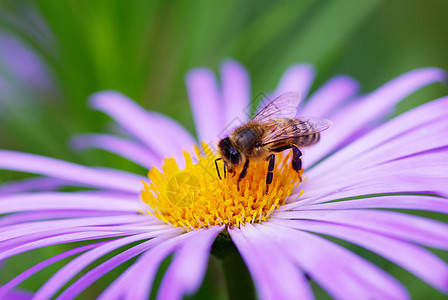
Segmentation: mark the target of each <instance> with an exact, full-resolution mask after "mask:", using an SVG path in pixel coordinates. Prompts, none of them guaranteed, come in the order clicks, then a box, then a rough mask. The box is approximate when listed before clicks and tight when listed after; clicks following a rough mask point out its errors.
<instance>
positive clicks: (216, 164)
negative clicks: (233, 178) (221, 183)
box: [215, 157, 226, 180]
mask: <svg viewBox="0 0 448 300" xmlns="http://www.w3.org/2000/svg"><path fill="white" fill-rule="evenodd" d="M221 159H222V157H220V158H217V159H215V167H216V172H217V173H218V177H219V180H221V179H222V178H221V174H219V168H218V160H221ZM225 172H226V169H225V167H224V173H225Z"/></svg>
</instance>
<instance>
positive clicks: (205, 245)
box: [157, 226, 223, 299]
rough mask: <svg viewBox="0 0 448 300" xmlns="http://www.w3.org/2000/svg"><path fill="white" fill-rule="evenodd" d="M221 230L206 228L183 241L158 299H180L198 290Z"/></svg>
mask: <svg viewBox="0 0 448 300" xmlns="http://www.w3.org/2000/svg"><path fill="white" fill-rule="evenodd" d="M222 229H223V227H218V226H215V227H212V228H208V229H206V230H204V231H202V232H201V233H199V234H197V235H195V236H193V237H192V238H190V239H188V240H185V243H183V245H182V248H181V249H180V250H179V251H178V252H177V253H176V255H175V256H174V260H173V262H172V263H171V264H170V267H169V268H168V270H167V271H166V273H165V275H164V277H163V279H162V283H161V284H160V287H159V291H158V295H157V297H158V298H160V299H182V298H183V297H184V296H185V295H192V294H194V293H195V292H196V291H197V290H198V289H199V287H200V285H201V282H202V279H203V278H204V274H205V271H206V269H207V263H208V259H209V254H210V249H211V246H212V244H213V241H214V240H215V238H216V236H217V235H218V234H219V233H220V232H221V231H222Z"/></svg>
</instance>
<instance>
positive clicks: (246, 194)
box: [142, 143, 303, 231]
mask: <svg viewBox="0 0 448 300" xmlns="http://www.w3.org/2000/svg"><path fill="white" fill-rule="evenodd" d="M202 148H203V151H202V152H201V150H200V149H199V147H196V156H197V159H196V158H195V159H192V157H191V155H190V154H189V153H188V152H184V158H185V168H184V169H182V170H181V169H180V168H179V167H178V164H177V162H176V161H175V159H173V158H167V159H165V161H164V164H163V167H162V170H161V171H160V170H158V169H156V168H153V169H151V170H150V171H149V173H148V177H149V179H150V183H149V184H147V183H145V182H143V184H144V189H143V190H142V200H143V202H145V203H146V204H148V206H149V209H147V210H146V212H147V213H148V214H150V215H154V216H155V217H157V218H159V219H160V220H162V221H164V222H165V223H167V224H171V225H173V226H177V227H180V226H181V227H184V228H185V229H186V230H188V231H189V230H193V229H195V228H203V227H212V226H215V225H225V226H226V227H232V226H237V227H239V226H241V225H244V224H246V223H262V222H264V221H266V220H267V219H268V218H269V216H270V215H271V214H272V213H273V212H274V211H275V210H276V209H278V208H279V207H280V206H281V205H282V204H283V203H284V202H285V200H286V199H287V197H288V196H289V195H290V194H291V191H292V190H293V189H294V188H296V187H297V186H298V184H299V183H300V181H301V174H302V172H303V170H300V172H299V173H300V176H299V174H297V172H295V171H294V170H293V169H292V167H291V154H290V152H288V154H283V153H279V154H277V155H276V164H275V168H274V171H273V173H274V174H273V175H274V179H273V181H272V183H271V184H270V185H269V191H268V193H265V191H266V174H267V171H268V162H267V161H262V162H253V161H251V162H250V166H249V168H248V170H247V175H246V177H244V178H243V179H242V180H241V182H240V184H239V189H238V187H237V180H238V175H239V173H240V172H241V170H242V168H240V169H236V172H235V174H236V175H235V176H233V175H232V174H227V176H226V177H224V176H223V173H224V171H223V168H224V166H223V163H222V160H221V161H218V167H219V169H220V170H219V171H220V173H221V177H222V179H219V177H218V174H217V170H216V167H215V159H216V158H218V156H216V155H215V154H213V151H212V150H211V149H210V148H209V147H208V146H207V145H206V144H205V143H203V144H202Z"/></svg>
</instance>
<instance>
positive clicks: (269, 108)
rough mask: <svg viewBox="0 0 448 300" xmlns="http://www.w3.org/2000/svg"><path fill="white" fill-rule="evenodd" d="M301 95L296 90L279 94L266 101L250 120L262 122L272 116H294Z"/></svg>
mask: <svg viewBox="0 0 448 300" xmlns="http://www.w3.org/2000/svg"><path fill="white" fill-rule="evenodd" d="M301 100H302V95H301V94H300V93H296V92H287V93H284V94H281V95H280V96H278V97H277V98H275V99H274V100H272V101H268V103H267V104H266V105H265V106H264V107H263V108H262V109H261V110H260V111H259V112H258V113H257V114H256V115H255V117H253V118H252V120H251V122H263V121H266V120H269V119H273V118H294V116H295V115H296V113H297V107H298V106H299V103H300V101H301Z"/></svg>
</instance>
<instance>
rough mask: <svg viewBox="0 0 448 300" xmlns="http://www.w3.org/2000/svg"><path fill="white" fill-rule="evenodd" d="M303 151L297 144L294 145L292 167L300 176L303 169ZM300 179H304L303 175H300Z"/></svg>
mask: <svg viewBox="0 0 448 300" xmlns="http://www.w3.org/2000/svg"><path fill="white" fill-rule="evenodd" d="M301 157H302V152H301V151H300V150H299V148H297V147H296V146H292V161H291V164H292V168H293V169H294V171H296V172H297V174H299V177H300V173H299V172H300V170H301V169H302V159H301ZM300 181H302V177H300Z"/></svg>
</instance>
